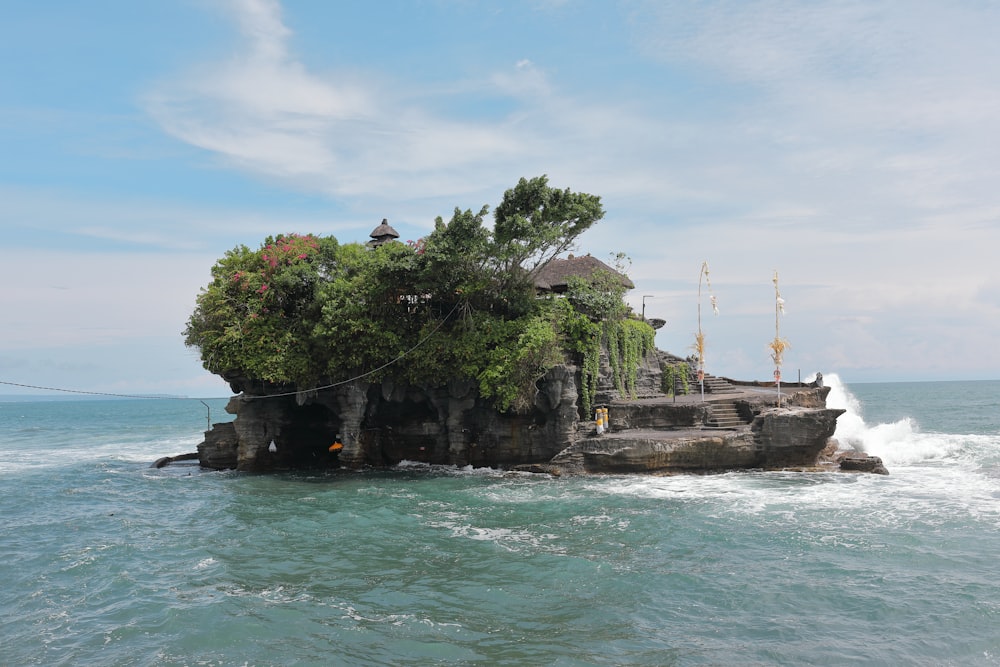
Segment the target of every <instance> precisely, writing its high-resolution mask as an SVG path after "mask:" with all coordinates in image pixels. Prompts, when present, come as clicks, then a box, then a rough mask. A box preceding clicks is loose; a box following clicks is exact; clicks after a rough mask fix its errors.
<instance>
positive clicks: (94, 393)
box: [0, 301, 461, 401]
mask: <svg viewBox="0 0 1000 667" xmlns="http://www.w3.org/2000/svg"><path fill="white" fill-rule="evenodd" d="M460 305H461V301H459V302H458V303H456V304H455V306H454V307H453V308H452V309H451V312H449V313H448V314H447V315H445V317H444V319H443V320H441V321H440V322H438V324H437V326H436V327H434V328H433V329H432V330H431V331H430V333H428V334H427V335H426V336H424V337H423V338H422V339H421V340H420V341H419V342H417V344H416V345H414V346H413V347H411V348H410V349H408V350H406V351H405V352H403V353H402V354H400V355H399V356H398V357H396V358H395V359H393V360H391V361H388V362H386V363H384V364H382V365H381V366H379V367H377V368H373V369H372V370H370V371H366V372H364V373H362V374H361V375H356V376H354V377H352V378H349V379H347V380H341V381H339V382H334V383H332V384H327V385H323V386H322V387H313V388H312V389H308V390H306V391H323V390H325V389H333V388H334V387H340V386H342V385H345V384H349V383H351V382H355V381H357V380H361V379H363V378H366V377H368V376H369V375H374V374H375V373H378V372H379V371H382V370H385V369H386V368H388V367H389V366H392V365H393V364H397V363H399V362H400V361H402V360H403V359H404V358H405V357H406V356H408V355H409V354H411V353H412V352H414V351H415V350H416V349H417V348H419V347H420V346H421V345H423V344H424V343H426V342H427V341H428V340H430V338H431V336H433V335H434V334H436V333H437V332H438V331H439V330H440V329H441V327H443V326H444V323H445V322H447V321H448V320H449V318H451V316H452V315H454V314H455V311H456V310H458V307H459V306H460ZM0 384H3V385H7V386H9V387H21V388H22V389H41V390H44V391H61V392H64V393H67V394H86V395H88V396H112V397H114V398H144V399H167V400H177V401H190V400H200V399H192V398H189V397H187V396H169V395H160V396H155V395H149V394H115V393H111V392H105V391H85V390H82V389H63V388H61V387H44V386H41V385H36V384H22V383H20V382H8V381H6V380H0ZM300 393H302V392H301V391H289V392H284V393H281V394H268V395H267V396H246V395H244V396H243V399H244V400H256V399H261V398H280V397H283V396H295V395H296V394H300Z"/></svg>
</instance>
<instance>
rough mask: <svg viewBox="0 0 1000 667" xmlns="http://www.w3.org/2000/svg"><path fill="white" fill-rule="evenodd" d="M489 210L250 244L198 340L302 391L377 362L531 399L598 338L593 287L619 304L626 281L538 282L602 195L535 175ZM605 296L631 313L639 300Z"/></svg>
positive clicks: (200, 320)
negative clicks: (400, 234)
mask: <svg viewBox="0 0 1000 667" xmlns="http://www.w3.org/2000/svg"><path fill="white" fill-rule="evenodd" d="M488 215H489V207H487V206H484V207H482V208H481V209H480V210H479V211H478V212H473V211H472V210H464V211H463V210H461V209H458V208H456V209H455V211H454V213H453V214H452V217H451V219H450V220H449V221H448V222H445V221H444V220H443V219H441V218H438V219H437V220H436V222H435V226H434V230H433V231H432V232H431V233H429V234H428V235H427V236H426V237H425V238H423V239H420V240H419V241H417V242H408V243H400V242H392V243H386V244H382V245H379V246H377V247H374V248H371V247H367V246H365V245H363V244H360V243H339V242H338V241H337V239H335V238H334V237H332V236H315V235H311V234H307V235H299V234H282V235H278V236H275V237H268V238H267V239H266V240H265V241H264V242H263V243H262V244H261V246H260V248H258V249H257V250H250V249H249V248H247V247H246V246H238V247H236V248H234V249H233V250H231V251H229V252H227V253H226V254H225V256H224V257H223V258H222V259H220V260H219V261H218V262H217V263H216V264H215V266H213V267H212V280H211V282H210V283H209V285H208V286H207V287H205V288H203V289H202V291H201V292H200V294H199V295H198V297H197V303H196V307H195V310H194V312H193V313H192V315H191V317H190V319H189V321H188V324H187V327H186V329H185V331H184V335H185V342H186V344H187V345H189V346H192V347H195V348H198V350H199V351H200V353H201V359H202V363H203V365H204V366H205V368H206V369H207V370H209V371H211V372H214V373H217V374H220V375H223V374H227V373H231V372H236V373H240V374H243V375H245V376H247V377H250V378H253V379H259V380H264V381H268V382H271V383H276V384H279V385H287V386H289V387H295V388H296V389H297V390H302V391H304V390H309V389H312V388H314V387H317V386H321V385H323V384H324V383H327V382H330V381H339V380H344V379H348V378H352V377H357V376H361V375H365V374H372V375H370V376H368V375H366V377H369V379H372V380H378V379H382V378H385V377H395V378H399V379H403V380H406V381H409V382H412V383H415V384H423V385H426V384H439V383H442V382H445V381H448V380H450V379H453V378H467V379H472V380H474V381H476V382H477V383H478V385H479V389H480V393H481V394H482V395H484V396H487V397H492V398H493V399H494V401H495V403H496V404H497V406H498V407H499V408H500V409H503V410H506V409H523V408H525V407H527V406H528V405H530V401H531V400H532V399H533V396H534V391H533V389H534V383H535V382H536V381H537V380H538V379H539V378H540V377H541V376H542V375H544V373H545V372H546V371H547V370H548V369H549V368H551V367H552V366H553V365H555V364H557V363H559V362H560V361H562V360H563V359H564V355H567V354H568V355H576V354H579V353H580V350H581V349H582V348H581V342H580V339H581V336H584V337H587V340H589V341H591V343H588V344H591V345H592V341H593V337H594V330H593V329H588V328H587V327H586V326H585V325H584V324H582V322H584V321H592V320H594V319H595V317H594V309H593V301H594V299H595V298H596V297H595V295H594V294H589V295H588V294H587V289H591V290H592V291H593V290H596V291H597V292H601V293H602V294H603V293H604V292H607V291H608V290H611V292H610V293H609V294H607V295H605V296H604V297H603V298H604V299H605V300H606V298H607V297H611V299H612V301H617V302H618V303H619V304H622V301H621V297H622V294H623V291H622V290H617V291H615V290H616V289H617V288H615V289H612V288H611V287H609V285H610V283H607V282H605V283H601V282H600V281H598V282H596V283H595V284H594V286H592V287H590V288H587V287H586V286H584V285H576V286H575V288H574V294H573V295H572V297H573V298H572V299H558V300H556V299H551V298H550V299H539V298H537V297H536V295H535V292H534V289H533V285H532V282H531V278H532V276H533V275H534V273H535V272H536V271H537V270H538V269H539V268H540V267H542V266H544V264H545V263H546V262H548V261H550V260H551V259H552V258H554V257H555V256H557V255H558V254H559V253H561V252H564V251H567V250H569V249H571V248H572V247H573V245H574V243H575V241H576V239H577V238H578V237H579V235H580V234H582V233H583V232H584V231H586V230H587V229H589V228H590V227H591V226H592V225H593V224H594V223H596V222H597V221H598V220H600V219H601V217H602V216H603V215H604V211H603V208H602V207H601V203H600V197H597V196H595V195H590V194H586V193H574V192H571V191H570V190H568V189H566V190H559V189H555V188H551V187H550V186H549V185H548V180H547V178H546V177H545V176H541V177H538V178H533V179H531V180H527V179H523V178H522V179H521V180H520V181H519V182H518V184H517V186H515V187H514V188H512V189H510V190H508V191H507V192H506V193H505V194H504V197H503V201H502V202H501V203H500V205H499V206H497V208H496V210H495V211H494V224H493V226H492V229H491V228H490V227H488V226H487V225H486V224H485V221H486V218H487V216H488ZM588 299H589V301H588ZM556 301H559V302H560V303H556ZM574 303H576V304H579V305H580V306H581V308H580V310H577V309H575V308H574V305H573V304H574ZM585 303H586V304H587V305H584V304H585ZM622 305H623V304H622ZM599 310H600V312H601V315H602V316H603V315H606V314H612V313H613V314H614V317H616V318H620V317H622V316H623V314H624V313H625V311H627V307H623V308H608V307H605V308H603V309H599ZM581 318H582V319H581ZM650 331H651V330H650ZM650 340H651V338H650Z"/></svg>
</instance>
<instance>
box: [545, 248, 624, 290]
mask: <svg viewBox="0 0 1000 667" xmlns="http://www.w3.org/2000/svg"><path fill="white" fill-rule="evenodd" d="M598 271H604V272H607V273H609V274H611V275H612V276H615V277H617V278H618V281H619V283H620V284H621V285H622V287H624V288H625V289H632V288H633V287H635V285H634V284H633V283H632V281H631V280H629V277H628V276H626V275H625V274H623V273H619V272H618V271H615V270H614V269H612V268H611V267H610V266H608V265H607V264H605V263H604V262H602V261H601V260H599V259H597V258H596V257H591V256H590V255H589V254H587V255H584V256H582V257H574V256H573V255H570V256H569V257H567V258H566V259H553V260H552V261H550V262H549V263H548V264H546V265H545V266H543V267H542V269H541V271H539V272H538V273H537V274H536V275H535V289H537V290H538V291H539V292H554V293H556V294H562V293H563V292H565V291H566V290H567V289H568V288H569V279H570V278H571V277H574V276H575V277H578V278H583V279H584V280H590V281H592V280H593V277H594V274H595V273H597V272H598Z"/></svg>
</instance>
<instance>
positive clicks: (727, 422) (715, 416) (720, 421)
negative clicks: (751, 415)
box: [705, 403, 746, 428]
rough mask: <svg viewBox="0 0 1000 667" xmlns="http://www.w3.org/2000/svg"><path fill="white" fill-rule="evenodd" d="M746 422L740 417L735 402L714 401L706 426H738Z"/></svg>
mask: <svg viewBox="0 0 1000 667" xmlns="http://www.w3.org/2000/svg"><path fill="white" fill-rule="evenodd" d="M745 425H746V422H745V421H743V420H742V419H741V418H740V415H739V412H737V410H736V405H735V404H733V403H712V404H711V405H710V406H709V418H708V421H707V422H706V423H705V426H707V427H709V428H738V427H740V426H745Z"/></svg>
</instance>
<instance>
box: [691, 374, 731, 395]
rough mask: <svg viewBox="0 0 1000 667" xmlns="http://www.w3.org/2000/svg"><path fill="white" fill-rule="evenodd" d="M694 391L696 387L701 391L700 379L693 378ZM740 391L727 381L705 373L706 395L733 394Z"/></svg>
mask: <svg viewBox="0 0 1000 667" xmlns="http://www.w3.org/2000/svg"><path fill="white" fill-rule="evenodd" d="M691 387H692V391H693V390H694V388H695V387H697V388H698V390H699V391H700V390H701V385H699V384H698V378H697V377H695V378H693V381H692V382H691ZM736 391H738V390H737V389H736V387H734V386H733V385H731V384H729V383H728V382H726V381H725V380H723V379H722V378H720V377H717V376H715V375H709V374H708V373H705V393H706V394H731V393H734V392H736Z"/></svg>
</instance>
